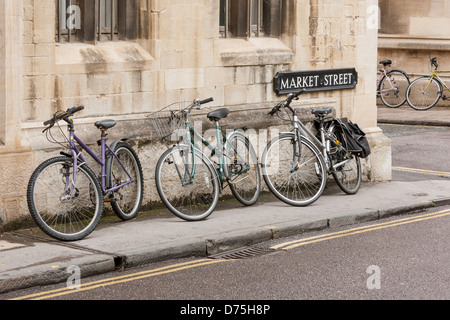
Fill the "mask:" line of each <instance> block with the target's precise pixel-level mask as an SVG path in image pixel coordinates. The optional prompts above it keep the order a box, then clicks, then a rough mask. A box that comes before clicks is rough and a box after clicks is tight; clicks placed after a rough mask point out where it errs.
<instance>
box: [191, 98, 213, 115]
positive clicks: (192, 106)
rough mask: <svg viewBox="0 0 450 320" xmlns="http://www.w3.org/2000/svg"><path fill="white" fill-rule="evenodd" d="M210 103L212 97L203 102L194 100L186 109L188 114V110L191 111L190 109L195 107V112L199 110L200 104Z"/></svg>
mask: <svg viewBox="0 0 450 320" xmlns="http://www.w3.org/2000/svg"><path fill="white" fill-rule="evenodd" d="M212 101H214V98H213V97H210V98H207V99H204V100H200V99H196V100H194V101H193V102H192V104H191V105H190V107H189V108H188V109H189V112H190V110H191V109H192V108H194V107H196V108H197V110H200V109H201V107H200V106H201V105H202V104H205V103H209V102H212Z"/></svg>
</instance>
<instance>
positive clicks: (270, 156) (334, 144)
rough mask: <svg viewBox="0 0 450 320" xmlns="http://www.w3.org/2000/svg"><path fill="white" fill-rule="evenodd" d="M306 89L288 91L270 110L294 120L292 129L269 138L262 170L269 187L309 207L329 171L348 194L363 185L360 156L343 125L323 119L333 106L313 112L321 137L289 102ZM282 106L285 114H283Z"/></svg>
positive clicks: (291, 201) (286, 199) (287, 199)
mask: <svg viewBox="0 0 450 320" xmlns="http://www.w3.org/2000/svg"><path fill="white" fill-rule="evenodd" d="M303 92H305V90H302V91H299V92H297V93H291V94H289V95H288V97H287V99H286V100H285V101H282V102H280V103H279V104H277V105H276V106H275V107H274V108H273V109H272V111H270V112H269V115H275V114H277V115H278V116H279V117H280V118H281V119H282V120H285V121H289V122H291V123H292V127H293V130H292V131H290V132H282V133H280V134H279V136H277V137H275V138H274V139H273V140H272V141H270V142H269V144H268V145H267V147H266V148H265V150H264V152H263V155H262V158H261V171H262V175H263V177H264V180H265V182H266V184H267V186H268V188H269V190H270V191H271V192H272V193H273V194H274V195H275V196H276V197H277V198H278V199H280V200H281V201H283V202H285V203H287V204H289V205H292V206H307V205H310V204H312V203H313V202H315V201H316V200H317V199H319V197H320V196H321V195H322V193H323V191H324V189H325V185H326V181H327V175H328V174H331V175H333V177H334V179H335V181H336V183H337V184H338V186H339V187H340V188H341V189H342V190H343V191H344V192H345V193H347V194H355V193H356V192H358V190H359V188H360V186H361V163H360V160H359V157H358V156H356V155H355V154H354V153H353V152H352V150H350V148H349V144H348V143H347V138H346V136H345V134H344V132H343V131H342V130H341V129H340V127H338V126H337V125H336V123H335V122H334V121H329V122H328V121H327V122H326V121H325V120H324V118H325V116H326V115H328V114H330V113H331V111H332V110H331V108H325V109H314V110H313V111H312V113H313V114H314V115H315V116H316V118H317V120H316V121H317V125H318V131H319V138H317V137H316V136H315V135H314V134H313V133H312V132H311V131H310V130H309V129H308V128H307V127H306V126H305V125H304V124H303V123H302V122H301V121H300V120H299V118H298V116H297V111H296V110H295V108H293V107H292V106H291V105H290V104H291V102H292V101H293V100H294V99H298V96H299V95H300V94H302V93H303ZM283 109H284V114H285V115H280V113H282V112H283ZM333 120H336V119H333ZM308 137H309V138H308ZM317 146H319V148H320V150H319V148H318V147H317Z"/></svg>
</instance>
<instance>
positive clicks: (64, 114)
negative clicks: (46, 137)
mask: <svg viewBox="0 0 450 320" xmlns="http://www.w3.org/2000/svg"><path fill="white" fill-rule="evenodd" d="M81 110H84V106H78V107H72V108H69V109H67V111H65V112H61V111H57V112H56V113H55V114H54V115H53V117H52V118H51V119H49V120H47V121H45V122H44V126H46V127H47V128H46V129H45V130H44V131H46V130H48V129H50V128H51V127H53V126H54V125H55V123H56V122H58V121H60V120H65V119H67V118H69V117H71V116H72V115H74V114H75V113H77V112H79V111H81Z"/></svg>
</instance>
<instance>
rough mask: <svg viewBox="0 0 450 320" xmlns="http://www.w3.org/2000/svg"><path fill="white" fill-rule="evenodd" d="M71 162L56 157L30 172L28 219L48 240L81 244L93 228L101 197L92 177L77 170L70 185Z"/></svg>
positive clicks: (85, 170)
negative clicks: (31, 220) (80, 241)
mask: <svg viewBox="0 0 450 320" xmlns="http://www.w3.org/2000/svg"><path fill="white" fill-rule="evenodd" d="M73 170H74V168H73V161H72V159H71V158H66V157H56V158H52V159H49V160H47V161H44V162H43V163H42V164H41V165H39V166H38V167H37V168H36V170H35V171H34V172H33V174H32V176H31V178H30V181H29V184H28V189H27V203H28V208H29V210H30V214H31V217H32V218H33V220H34V221H35V223H36V224H37V225H38V227H39V228H40V229H41V230H42V231H44V232H45V233H46V234H48V235H49V236H51V237H53V238H55V239H58V240H63V241H76V240H81V239H83V238H84V237H86V236H87V235H89V234H90V233H91V232H92V231H94V229H95V228H96V227H97V224H98V222H99V221H100V218H101V216H102V210H103V194H102V191H101V187H100V184H99V183H98V181H97V178H96V177H95V174H94V173H93V172H92V171H91V170H90V169H89V167H87V166H86V165H81V166H79V167H78V168H77V169H76V170H77V174H76V183H75V185H74V183H73Z"/></svg>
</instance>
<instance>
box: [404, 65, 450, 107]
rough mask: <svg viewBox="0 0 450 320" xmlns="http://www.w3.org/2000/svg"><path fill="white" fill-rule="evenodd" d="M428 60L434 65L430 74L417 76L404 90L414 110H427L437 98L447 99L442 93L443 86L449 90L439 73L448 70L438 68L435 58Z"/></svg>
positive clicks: (433, 104) (447, 71) (436, 101)
mask: <svg viewBox="0 0 450 320" xmlns="http://www.w3.org/2000/svg"><path fill="white" fill-rule="evenodd" d="M430 62H431V64H432V65H433V66H434V70H433V73H432V74H431V75H430V76H424V77H420V78H417V79H416V80H414V81H413V82H411V84H410V85H409V87H408V89H407V90H406V101H407V102H408V104H409V105H410V106H411V108H413V109H415V110H428V109H430V108H432V107H434V106H435V105H436V104H437V103H438V102H439V99H441V98H442V100H447V99H448V97H447V96H445V95H444V87H445V89H446V90H447V91H448V92H450V88H449V87H448V86H447V85H446V84H445V82H444V81H443V80H442V79H441V78H440V77H439V74H440V73H450V70H438V67H439V65H438V63H437V58H432V59H430Z"/></svg>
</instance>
